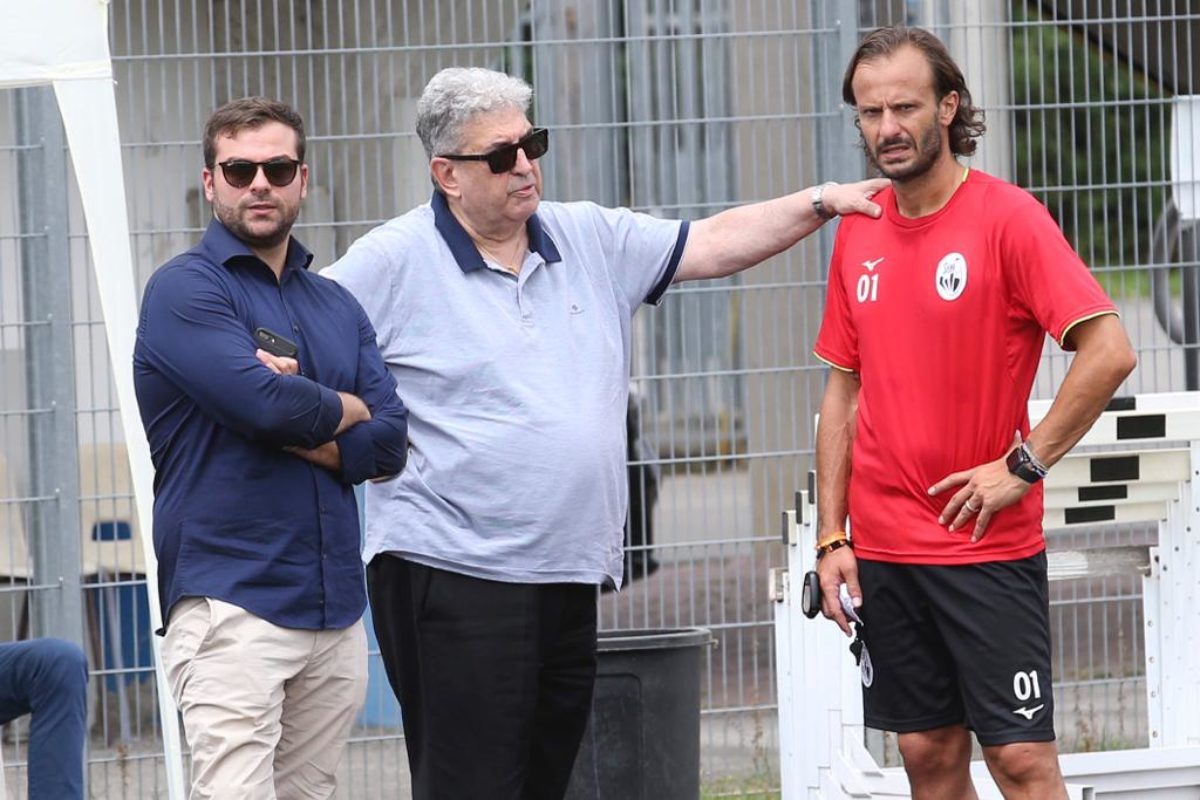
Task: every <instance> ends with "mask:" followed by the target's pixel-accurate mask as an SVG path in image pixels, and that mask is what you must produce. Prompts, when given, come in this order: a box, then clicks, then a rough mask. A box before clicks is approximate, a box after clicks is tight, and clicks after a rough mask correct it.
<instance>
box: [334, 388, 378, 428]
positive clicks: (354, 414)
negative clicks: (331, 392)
mask: <svg viewBox="0 0 1200 800" xmlns="http://www.w3.org/2000/svg"><path fill="white" fill-rule="evenodd" d="M338 397H340V398H341V399H342V421H341V422H339V423H338V426H337V430H336V431H335V432H334V435H335V436H336V435H337V434H339V433H341V432H342V431H344V430H346V429H347V428H349V427H350V426H351V425H357V424H358V423H360V422H366V421H367V420H369V419H370V418H371V410H370V409H369V408H367V404H366V403H364V402H363V401H362V400H361V399H360V398H358V397H357V396H356V395H352V394H350V393H349V392H338Z"/></svg>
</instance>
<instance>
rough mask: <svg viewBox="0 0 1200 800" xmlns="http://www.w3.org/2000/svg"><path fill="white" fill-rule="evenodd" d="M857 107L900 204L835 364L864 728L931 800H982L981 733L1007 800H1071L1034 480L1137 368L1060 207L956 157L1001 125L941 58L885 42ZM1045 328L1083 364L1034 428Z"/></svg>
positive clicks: (840, 280) (871, 248)
mask: <svg viewBox="0 0 1200 800" xmlns="http://www.w3.org/2000/svg"><path fill="white" fill-rule="evenodd" d="M842 93H843V97H844V99H845V100H846V102H847V103H849V104H850V105H851V106H853V107H854V108H855V109H856V111H857V124H858V126H859V129H860V131H861V134H862V143H863V146H864V149H865V150H866V153H867V155H868V156H869V157H870V159H871V161H872V162H873V163H874V164H875V166H876V167H877V168H878V169H879V171H880V172H882V173H883V174H884V176H886V177H888V178H891V179H892V187H891V189H889V190H885V191H884V192H882V193H880V194H879V195H878V196H877V197H876V201H877V202H879V204H880V205H881V206H882V207H883V209H884V212H883V215H882V217H881V218H880V219H878V220H875V219H870V218H867V217H848V218H846V219H843V221H842V223H841V228H840V230H839V231H838V236H837V243H836V245H835V247H834V251H833V260H832V263H831V265H830V270H829V289H828V300H827V304H826V310H825V317H824V320H823V322H822V325H821V331H820V334H819V335H818V337H817V343H816V346H815V352H816V355H817V356H818V357H819V358H820V359H821V360H823V361H825V362H827V363H828V364H829V365H830V366H831V367H833V369H832V370H830V375H829V381H828V384H827V386H826V389H825V396H824V399H823V401H822V404H821V418H820V423H819V425H818V428H817V487H818V507H819V532H818V537H819V538H818V551H819V554H820V555H819V561H818V567H817V571H818V573H819V575H820V578H821V589H822V595H823V599H822V607H823V611H824V613H825V616H827V617H829V618H830V619H832V620H834V621H835V622H836V623H837V624H838V625H839V626H840V627H841V628H842V630H843V631H845V632H846V633H847V634H849V633H850V627H849V623H848V621H847V619H846V616H845V615H844V614H843V611H842V608H841V604H840V603H839V601H838V591H839V586H840V584H842V583H845V584H847V588H848V589H849V593H850V595H851V597H852V598H853V602H854V605H855V606H857V607H858V613H859V615H860V616H861V617H862V619H863V623H864V624H863V625H862V626H861V628H860V629H859V636H860V638H861V640H862V643H863V645H864V648H863V650H862V651H860V653H859V657H860V661H861V663H862V666H863V685H864V689H863V698H864V712H865V718H866V722H867V724H868V725H870V726H871V727H877V728H883V729H886V730H894V731H897V732H899V734H900V751H901V754H902V756H903V757H904V766H905V769H906V771H907V773H908V777H909V782H910V783H911V785H912V790H913V797H914V798H947V797H952V798H972V797H975V793H974V787H973V786H972V785H971V779H970V773H969V769H968V767H969V760H970V754H971V741H970V733H969V731H970V730H973V731H974V732H975V735H976V737H977V738H978V739H979V742H980V744H981V745H982V746H983V751H984V755H985V757H986V759H987V763H988V767H989V769H990V770H991V772H992V775H993V776H994V777H995V779H996V783H997V784H998V785H999V786H1000V788H1001V790H1002V791H1003V792H1004V794H1005V796H1006V797H1009V798H1016V797H1030V798H1038V799H1039V800H1044V799H1045V798H1065V797H1066V790H1065V787H1064V786H1063V780H1062V775H1061V772H1060V771H1059V768H1058V761H1057V751H1056V748H1055V744H1054V725H1053V699H1052V696H1051V686H1050V636H1049V608H1048V606H1049V603H1048V589H1047V582H1046V557H1045V541H1044V539H1043V536H1042V528H1041V520H1042V487H1041V484H1040V483H1039V482H1038V481H1039V480H1040V479H1041V477H1042V476H1044V475H1045V472H1046V470H1047V469H1048V468H1050V467H1052V466H1053V465H1054V464H1055V462H1057V461H1058V460H1059V459H1060V458H1062V456H1063V455H1064V454H1065V453H1066V452H1067V451H1068V450H1070V449H1071V447H1072V446H1073V445H1074V444H1075V443H1076V442H1077V441H1079V439H1080V437H1082V436H1083V434H1084V433H1085V432H1086V431H1087V429H1088V428H1089V427H1091V425H1092V423H1093V422H1094V421H1095V420H1096V417H1097V416H1099V414H1100V412H1101V411H1102V410H1103V409H1104V407H1105V405H1106V404H1107V402H1108V401H1109V399H1110V398H1111V396H1112V394H1113V392H1114V391H1115V390H1116V388H1117V386H1118V385H1120V383H1121V381H1122V380H1124V378H1125V377H1126V376H1127V375H1128V374H1129V373H1130V371H1131V370H1132V369H1133V367H1134V363H1135V358H1134V354H1133V351H1132V348H1131V347H1130V345H1129V340H1128V338H1127V337H1126V335H1125V332H1124V330H1123V329H1122V327H1121V324H1120V321H1119V319H1118V317H1117V316H1116V308H1115V307H1114V306H1113V304H1112V302H1111V301H1110V300H1109V298H1108V297H1107V296H1106V295H1105V293H1104V291H1103V290H1102V289H1101V288H1100V286H1099V285H1098V284H1097V283H1096V281H1095V280H1094V279H1093V278H1092V276H1091V274H1090V273H1089V272H1088V269H1087V267H1086V266H1085V265H1084V264H1083V263H1082V262H1081V261H1080V259H1079V256H1078V255H1076V253H1075V252H1074V250H1073V249H1072V248H1071V246H1070V245H1069V244H1068V243H1067V241H1066V240H1065V239H1064V238H1063V235H1062V232H1061V231H1060V230H1059V228H1058V227H1057V225H1055V223H1054V221H1053V220H1052V219H1051V217H1050V215H1049V214H1048V213H1047V211H1046V209H1045V208H1044V207H1042V206H1041V205H1040V204H1039V203H1038V202H1037V201H1036V200H1035V199H1034V198H1033V197H1031V196H1030V195H1028V194H1027V193H1025V192H1024V191H1022V190H1021V189H1018V188H1017V187H1015V186H1013V185H1011V184H1008V183H1005V182H1004V181H1001V180H998V179H996V178H993V177H991V176H988V175H985V174H983V173H981V172H978V171H975V170H970V169H968V168H965V167H964V166H963V165H961V164H960V163H959V162H958V160H957V156H968V155H971V154H972V153H974V151H975V139H976V138H978V136H980V135H981V134H982V133H983V130H984V125H983V122H982V114H981V112H979V110H978V109H976V108H974V107H973V106H972V105H971V96H970V93H969V92H968V90H967V88H966V85H965V83H964V80H963V76H962V72H961V71H960V70H959V68H958V67H957V66H956V65H955V63H954V61H953V60H952V59H951V57H950V55H949V53H948V52H947V51H946V49H945V47H944V46H943V45H942V44H941V42H939V41H938V40H937V39H936V38H935V37H934V36H932V35H931V34H929V33H927V32H925V31H922V30H919V29H911V28H883V29H880V30H877V31H874V32H873V33H871V34H870V35H868V36H867V37H866V39H864V40H863V42H862V44H861V45H860V46H859V48H858V50H857V51H856V53H855V55H854V58H853V59H852V60H851V63H850V66H849V68H848V69H847V71H846V76H845V80H844V82H843V87H842ZM814 201H815V202H817V203H819V202H820V201H819V198H814ZM1046 333H1049V334H1050V335H1051V336H1053V337H1054V339H1055V340H1056V341H1057V342H1058V343H1059V344H1060V345H1061V346H1062V347H1063V348H1065V349H1067V350H1075V351H1076V355H1075V358H1074V360H1073V361H1072V364H1071V368H1070V370H1069V371H1068V373H1067V375H1066V377H1065V378H1064V380H1063V383H1062V386H1061V388H1060V390H1059V393H1058V396H1057V397H1056V398H1055V401H1054V404H1053V405H1052V407H1051V409H1050V411H1049V413H1048V414H1047V415H1046V418H1045V420H1043V421H1042V422H1041V423H1040V424H1039V425H1038V426H1037V427H1036V428H1034V429H1033V430H1032V431H1031V430H1030V429H1029V418H1028V413H1027V410H1026V409H1027V404H1028V400H1029V393H1030V389H1031V387H1032V385H1033V379H1034V375H1035V373H1036V371H1037V366H1038V360H1039V357H1040V354H1041V349H1042V342H1043V339H1044V337H1045V335H1046ZM847 513H848V514H849V517H850V521H851V529H852V533H853V546H852V547H851V546H845V545H847V544H849V542H848V540H847V535H846V533H844V529H845V521H846V517H847Z"/></svg>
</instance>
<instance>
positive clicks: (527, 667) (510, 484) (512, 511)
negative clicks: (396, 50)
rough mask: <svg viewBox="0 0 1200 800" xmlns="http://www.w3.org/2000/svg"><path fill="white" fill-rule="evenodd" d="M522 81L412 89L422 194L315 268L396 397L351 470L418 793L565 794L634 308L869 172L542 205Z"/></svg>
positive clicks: (495, 798) (619, 471)
mask: <svg viewBox="0 0 1200 800" xmlns="http://www.w3.org/2000/svg"><path fill="white" fill-rule="evenodd" d="M530 98H531V90H530V88H529V86H528V85H527V84H525V83H524V82H523V81H521V80H519V79H517V78H512V77H509V76H507V75H504V74H502V73H498V72H493V71H490V70H485V69H459V68H453V69H447V70H443V71H442V72H440V73H438V74H437V75H436V76H434V78H433V79H432V80H431V81H430V82H429V84H428V85H427V86H426V87H425V90H424V92H423V94H422V96H421V99H420V101H419V103H418V106H417V133H418V135H419V136H420V138H421V142H422V144H423V145H424V147H425V151H426V153H427V154H428V156H429V160H430V161H429V164H430V172H431V175H432V179H433V185H434V193H433V198H432V200H431V201H430V202H429V203H428V204H427V205H423V206H420V207H419V208H416V209H414V210H412V211H410V212H409V213H407V214H405V215H403V216H401V217H398V218H396V219H394V220H392V221H390V222H388V223H386V224H385V225H382V226H380V227H378V228H376V229H375V230H373V231H371V232H370V233H368V234H367V235H366V236H364V237H363V238H361V239H359V240H358V241H357V242H356V243H355V244H354V245H353V246H352V247H351V248H350V249H349V251H348V252H347V253H346V255H345V257H343V258H342V259H341V260H339V261H338V262H337V263H336V264H334V265H333V266H332V267H330V268H329V269H327V270H326V271H325V272H324V273H323V274H324V275H327V276H329V277H332V278H333V279H334V280H336V281H338V282H340V283H342V284H343V285H345V286H346V287H347V288H348V289H349V290H350V291H351V292H352V293H353V294H354V295H355V296H356V297H357V298H358V300H359V302H361V303H362V305H363V307H364V308H365V309H366V311H367V314H368V315H369V316H370V319H371V322H372V323H373V324H374V326H375V330H376V333H377V334H378V339H379V347H380V350H381V351H382V352H383V357H384V360H385V361H386V362H387V364H388V367H389V368H390V369H391V371H392V374H393V375H394V376H395V378H396V381H397V383H398V384H399V392H400V394H401V395H402V396H403V397H404V401H405V404H406V405H407V406H408V410H409V440H410V442H411V454H410V456H409V460H408V468H407V469H406V470H405V471H404V472H403V473H401V474H400V475H399V476H398V477H396V478H393V479H391V480H388V481H384V482H381V483H375V484H373V485H370V486H369V487H368V489H367V536H366V551H365V554H364V558H365V559H366V561H367V563H368V568H367V580H368V588H369V593H370V599H371V608H372V613H373V617H374V622H375V630H376V633H377V635H378V638H379V643H380V649H381V651H382V655H383V659H384V663H385V665H386V667H387V671H388V678H389V680H390V681H391V684H392V687H393V689H394V690H395V691H396V694H397V696H398V697H399V699H400V703H401V706H402V709H403V712H404V728H405V736H406V744H407V748H408V754H409V762H410V767H411V771H412V780H413V795H414V797H415V798H417V800H442V799H443V798H445V800H462V798H489V800H526V799H527V798H545V799H547V800H551V799H552V800H558V799H559V798H561V797H562V796H563V794H564V792H565V791H566V785H567V781H568V778H569V777H570V772H571V767H572V764H573V762H574V759H575V754H576V751H577V750H578V747H579V742H580V738H581V737H582V734H583V729H584V726H585V724H586V722H587V717H588V712H589V708H590V703H591V694H592V685H593V682H594V678H595V669H596V596H595V595H596V586H597V585H599V584H602V583H605V582H611V583H612V584H614V585H617V586H619V585H620V583H621V577H622V576H621V571H622V563H623V559H622V552H621V546H622V540H623V528H624V521H625V513H626V502H627V484H626V462H625V452H626V448H625V413H626V408H627V398H628V391H629V361H630V341H631V336H632V320H633V314H634V312H635V311H636V310H637V309H638V307H639V306H640V305H642V304H643V303H649V304H652V305H653V304H657V303H659V302H660V301H661V299H662V296H663V293H664V292H666V290H667V287H668V286H669V285H670V284H671V283H672V282H673V281H682V280H694V279H697V278H716V277H720V276H724V275H729V274H731V273H733V272H736V271H738V270H741V269H744V268H746V267H749V266H752V265H754V264H757V263H758V262H760V261H762V260H763V259H765V258H767V257H769V256H772V255H774V254H776V253H779V252H780V251H782V250H784V249H786V248H788V247H790V246H792V245H793V244H795V243H796V242H797V241H799V240H800V239H802V238H803V237H804V236H806V235H808V234H809V233H811V232H812V231H814V230H816V229H817V228H818V227H820V225H821V224H822V223H823V222H824V221H825V220H827V219H830V218H832V217H833V216H834V215H837V214H846V213H856V212H861V213H868V214H871V215H872V216H878V214H879V208H878V207H877V206H876V205H875V204H874V203H872V202H871V200H870V198H871V197H872V196H873V195H874V194H875V192H877V191H878V190H879V189H881V188H882V187H883V186H885V185H886V181H864V182H861V183H856V184H847V185H837V184H824V185H822V186H818V187H814V188H811V189H806V190H803V191H800V192H797V193H795V194H792V195H788V196H786V197H781V198H778V199H776V200H771V201H768V202H765V203H758V204H755V205H751V206H743V207H741V208H735V209H730V210H728V211H725V212H722V213H720V214H717V215H716V216H713V217H710V218H708V219H704V220H700V221H696V222H693V223H690V224H689V223H688V222H682V221H678V220H661V219H656V218H654V217H651V216H648V215H645V214H638V213H634V212H632V211H629V210H628V209H608V208H602V207H600V206H597V205H595V204H592V203H549V202H546V203H543V202H541V192H542V180H541V172H540V170H539V168H538V164H537V159H538V158H540V157H541V156H543V155H545V153H546V151H547V150H548V148H549V133H548V131H546V130H545V129H542V128H534V127H533V126H532V125H531V124H530V123H529V120H528V118H527V117H526V112H527V110H528V107H529V102H530Z"/></svg>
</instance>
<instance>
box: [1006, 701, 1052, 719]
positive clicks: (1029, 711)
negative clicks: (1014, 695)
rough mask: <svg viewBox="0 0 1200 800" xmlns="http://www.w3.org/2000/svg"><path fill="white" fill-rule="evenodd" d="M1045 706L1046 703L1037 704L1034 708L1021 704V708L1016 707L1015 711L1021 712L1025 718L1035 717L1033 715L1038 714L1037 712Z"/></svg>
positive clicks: (1015, 712)
mask: <svg viewBox="0 0 1200 800" xmlns="http://www.w3.org/2000/svg"><path fill="white" fill-rule="evenodd" d="M1045 707H1046V704H1045V703H1042V704H1040V705H1036V706H1034V707H1033V708H1026V707H1025V706H1021V707H1020V708H1014V709H1013V713H1014V714H1020V715H1021V716H1022V717H1024V718H1025V719H1033V715H1034V714H1036V713H1037V712H1039V711H1041V710H1042V709H1043V708H1045Z"/></svg>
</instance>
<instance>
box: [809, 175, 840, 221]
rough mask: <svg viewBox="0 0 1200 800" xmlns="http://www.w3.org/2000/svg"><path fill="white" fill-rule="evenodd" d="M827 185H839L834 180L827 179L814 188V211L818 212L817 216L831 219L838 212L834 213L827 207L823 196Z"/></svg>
mask: <svg viewBox="0 0 1200 800" xmlns="http://www.w3.org/2000/svg"><path fill="white" fill-rule="evenodd" d="M827 186H837V183H835V182H834V181H827V182H825V183H822V184H821V185H820V186H818V187H817V188H815V189H813V190H812V207H813V211H815V212H817V216H818V217H820V218H821V219H823V220H831V219H833V218H834V217H836V216H837V214H834V213H833V212H832V211H830V210H829V209H828V208H826V207H825V202H824V199H823V198H824V197H825V187H827Z"/></svg>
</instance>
